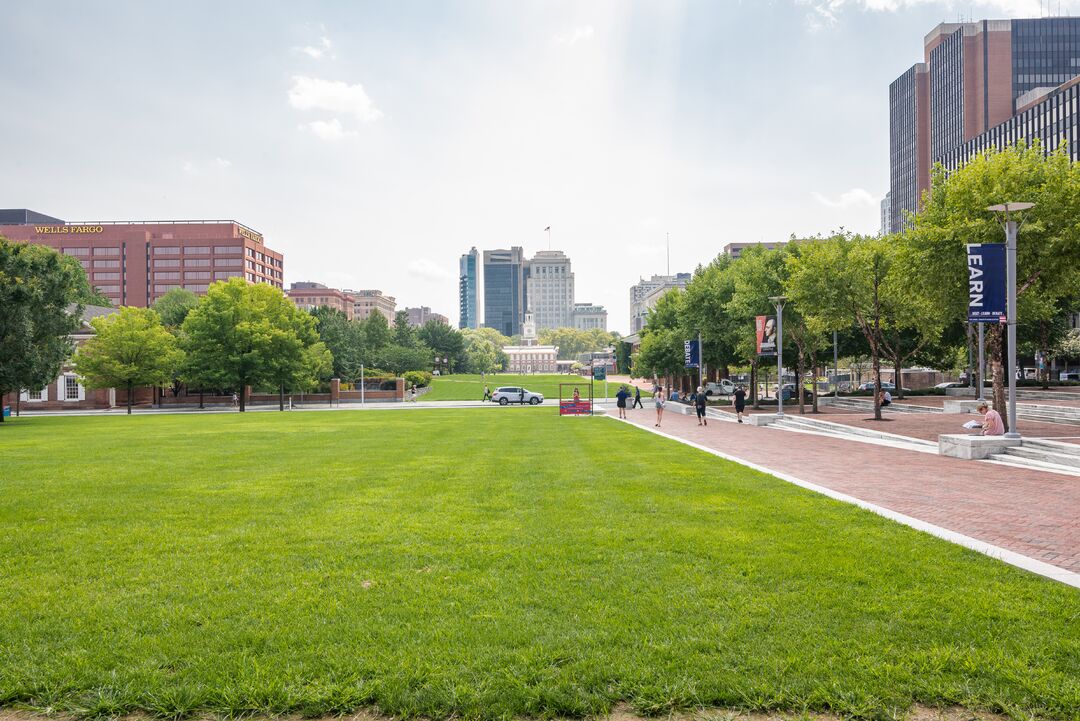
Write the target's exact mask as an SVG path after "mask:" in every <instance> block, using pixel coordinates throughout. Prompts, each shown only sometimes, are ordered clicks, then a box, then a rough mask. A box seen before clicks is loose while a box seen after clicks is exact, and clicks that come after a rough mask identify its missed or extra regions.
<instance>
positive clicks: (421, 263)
mask: <svg viewBox="0 0 1080 721" xmlns="http://www.w3.org/2000/svg"><path fill="white" fill-rule="evenodd" d="M409 275H414V276H416V277H418V278H423V279H424V280H434V281H439V282H442V281H447V280H454V279H455V278H456V277H457V276H456V275H454V274H453V273H451V272H450V271H449V270H447V269H446V268H444V267H443V266H441V265H439V264H438V263H434V262H432V261H431V260H429V259H427V258H417V259H416V260H414V261H413V262H411V263H409Z"/></svg>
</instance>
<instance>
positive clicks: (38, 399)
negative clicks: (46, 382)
mask: <svg viewBox="0 0 1080 721" xmlns="http://www.w3.org/2000/svg"><path fill="white" fill-rule="evenodd" d="M19 400H21V401H23V402H25V403H44V402H45V401H47V400H49V387H48V386H45V387H44V388H42V389H41V390H37V391H23V392H22V393H20V394H19Z"/></svg>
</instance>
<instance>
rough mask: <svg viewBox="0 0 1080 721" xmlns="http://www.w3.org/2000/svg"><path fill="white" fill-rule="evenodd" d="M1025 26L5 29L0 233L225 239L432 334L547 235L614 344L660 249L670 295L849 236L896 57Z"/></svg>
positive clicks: (528, 17) (157, 22)
mask: <svg viewBox="0 0 1080 721" xmlns="http://www.w3.org/2000/svg"><path fill="white" fill-rule="evenodd" d="M1051 5H1053V6H1054V9H1056V7H1057V4H1056V3H1052V4H1051ZM1061 5H1062V6H1063V9H1065V10H1068V9H1069V8H1068V4H1067V3H1062V4H1061ZM1046 7H1047V4H1046V3H1045V2H1039V0H1032V1H1023V0H1021V1H1015V2H1009V1H1007V0H1000V1H997V2H982V3H978V2H976V3H967V2H965V3H960V4H957V3H951V2H937V1H935V0H861V1H855V0H850V1H845V0H794V1H792V2H779V1H778V2H769V3H739V2H726V3H719V4H715V5H714V4H707V3H693V2H687V3H676V4H667V5H665V6H664V7H663V8H662V9H661V8H649V7H641V6H628V5H625V4H622V3H598V4H595V5H589V6H587V7H580V6H578V5H575V4H573V3H568V2H567V3H539V2H536V3H520V4H515V5H514V6H513V8H512V9H511V8H509V7H505V6H502V5H500V4H497V3H484V2H463V3H455V4H454V5H453V6H446V5H441V4H436V3H425V4H418V5H414V6H411V7H410V8H407V9H402V8H401V7H397V6H394V5H391V4H381V3H377V4H370V5H366V6H364V7H359V8H354V7H350V6H345V5H340V4H337V3H317V4H313V5H309V6H305V7H304V8H302V9H301V8H294V7H292V6H286V5H272V6H265V7H264V6H262V5H257V4H254V3H243V4H236V5H231V6H227V7H224V8H222V7H217V6H214V5H211V4H209V3H193V4H188V5H185V6H184V7H152V6H143V5H142V4H139V3H134V2H130V3H113V4H110V5H108V6H99V7H92V8H90V7H86V6H84V5H82V4H77V3H58V4H54V5H50V6H48V7H40V6H16V7H13V8H11V9H10V11H9V17H8V21H7V27H8V28H9V41H8V42H7V43H6V44H5V45H4V46H3V47H0V61H2V62H3V63H4V66H5V68H7V69H8V70H9V72H7V73H5V74H4V76H3V77H2V78H0V87H2V88H3V90H4V91H5V94H6V96H7V97H9V98H17V99H18V103H17V105H16V107H17V109H22V111H23V112H9V113H6V114H5V115H4V117H3V118H0V135H2V136H3V137H5V138H6V139H9V142H8V143H6V144H5V146H6V147H5V160H6V161H7V162H6V169H7V170H8V172H7V173H5V174H3V175H2V177H0V199H2V202H0V206H3V207H27V208H32V209H35V210H38V211H40V212H43V213H47V214H50V215H56V216H58V217H60V218H63V219H64V220H67V221H79V220H99V219H100V220H127V219H131V220H135V219H169V218H182V219H197V218H230V219H235V220H237V221H239V222H241V223H244V224H246V225H249V226H251V227H253V228H254V229H256V230H258V231H259V232H261V233H263V234H264V236H265V237H266V240H267V245H268V246H269V247H271V248H274V249H275V250H279V251H281V252H282V253H284V255H285V285H286V286H288V285H289V284H290V283H292V282H297V281H305V280H310V281H316V282H322V283H325V284H326V285H328V286H331V287H338V288H346V287H353V288H364V287H372V288H380V289H382V290H384V291H385V292H387V293H389V294H391V295H394V296H395V297H397V298H398V299H399V302H400V304H401V305H402V307H405V306H420V305H426V306H429V307H431V308H433V309H435V310H436V311H437V312H441V313H444V314H446V315H447V316H448V317H449V318H450V319H451V324H452V325H457V310H456V309H457V307H458V303H457V262H458V258H459V257H460V255H461V254H462V253H465V252H467V251H468V249H469V248H470V247H472V246H476V247H477V248H479V249H486V248H507V247H511V246H515V245H517V246H522V247H523V248H524V249H525V251H526V254H527V255H530V256H531V255H532V254H534V253H535V252H536V251H538V250H546V249H547V248H548V247H549V245H548V242H549V241H548V234H547V233H545V232H544V230H543V229H544V228H545V227H548V226H550V227H551V229H552V230H551V245H550V247H551V248H553V249H560V250H563V251H564V252H566V253H567V254H568V255H569V256H571V258H573V260H574V268H575V274H576V275H577V284H578V287H579V289H580V293H579V294H580V295H581V297H582V298H587V299H588V300H589V301H591V302H594V303H598V304H602V305H604V306H605V307H606V308H607V309H608V312H609V327H610V328H612V329H614V330H618V331H620V332H624V333H625V332H628V331H629V328H630V323H629V317H628V300H627V293H628V289H629V287H630V286H631V285H632V284H633V283H635V282H636V281H637V280H638V278H639V277H646V278H647V277H649V276H650V275H653V274H658V273H664V272H665V271H666V261H665V233H670V237H671V270H672V272H687V271H692V270H693V269H694V267H695V266H697V265H698V264H700V263H707V262H708V261H709V260H711V259H712V258H713V257H715V256H716V255H717V254H718V253H719V252H720V249H721V248H722V247H723V246H724V245H726V244H727V243H729V242H747V241H762V240H764V241H776V240H785V239H787V238H788V237H789V236H790V235H792V234H795V235H797V236H806V235H813V234H816V233H827V232H829V231H831V230H834V229H837V228H839V227H841V226H842V227H844V228H845V229H848V230H853V231H856V232H866V233H874V232H876V231H877V228H878V225H879V208H878V202H879V201H880V199H881V197H882V196H884V193H885V191H886V190H887V187H888V84H889V83H890V82H891V81H892V80H893V79H895V78H896V77H897V76H898V75H899V74H900V73H901V72H903V70H904V69H905V68H907V67H909V66H910V64H911V62H913V60H912V58H913V57H918V54H919V53H921V47H922V38H923V36H924V35H925V34H926V33H927V32H929V31H930V30H931V29H932V28H933V27H934V26H935V25H937V24H938V23H939V22H942V21H950V22H951V21H955V20H957V19H959V17H958V12H957V11H958V10H960V11H962V12H963V13H964V17H969V16H970V17H973V18H974V19H980V18H992V17H1038V16H1040V14H1045V9H1046ZM208 19H212V22H209V21H208ZM819 109H824V112H816V111H818V110H819Z"/></svg>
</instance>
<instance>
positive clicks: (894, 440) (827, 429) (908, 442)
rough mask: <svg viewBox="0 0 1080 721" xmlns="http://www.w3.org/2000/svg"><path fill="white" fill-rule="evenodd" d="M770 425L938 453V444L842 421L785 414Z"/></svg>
mask: <svg viewBox="0 0 1080 721" xmlns="http://www.w3.org/2000/svg"><path fill="white" fill-rule="evenodd" d="M770 427H772V428H782V429H785V430H793V431H801V432H804V433H816V434H818V435H826V436H833V437H836V438H843V439H845V440H855V441H864V442H870V443H878V444H880V445H886V446H890V447H893V448H903V449H905V450H918V451H923V452H927V453H937V444H935V443H932V442H930V441H923V440H921V439H918V438H908V437H907V436H900V435H896V434H894V433H885V432H884V431H875V430H873V429H871V428H861V427H858V426H848V425H844V424H842V423H832V422H829V421H823V420H819V419H816V418H805V417H803V416H784V418H783V420H778V421H776V422H774V423H773V424H772V425H771V426H770Z"/></svg>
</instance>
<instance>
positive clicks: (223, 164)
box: [214, 158, 232, 170]
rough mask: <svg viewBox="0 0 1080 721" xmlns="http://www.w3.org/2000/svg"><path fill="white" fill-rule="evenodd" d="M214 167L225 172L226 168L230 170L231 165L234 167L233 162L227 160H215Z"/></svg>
mask: <svg viewBox="0 0 1080 721" xmlns="http://www.w3.org/2000/svg"><path fill="white" fill-rule="evenodd" d="M214 165H216V166H217V167H219V168H221V169H222V170H224V169H225V168H228V167H229V166H230V165H232V161H231V160H226V159H225V158H214Z"/></svg>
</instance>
